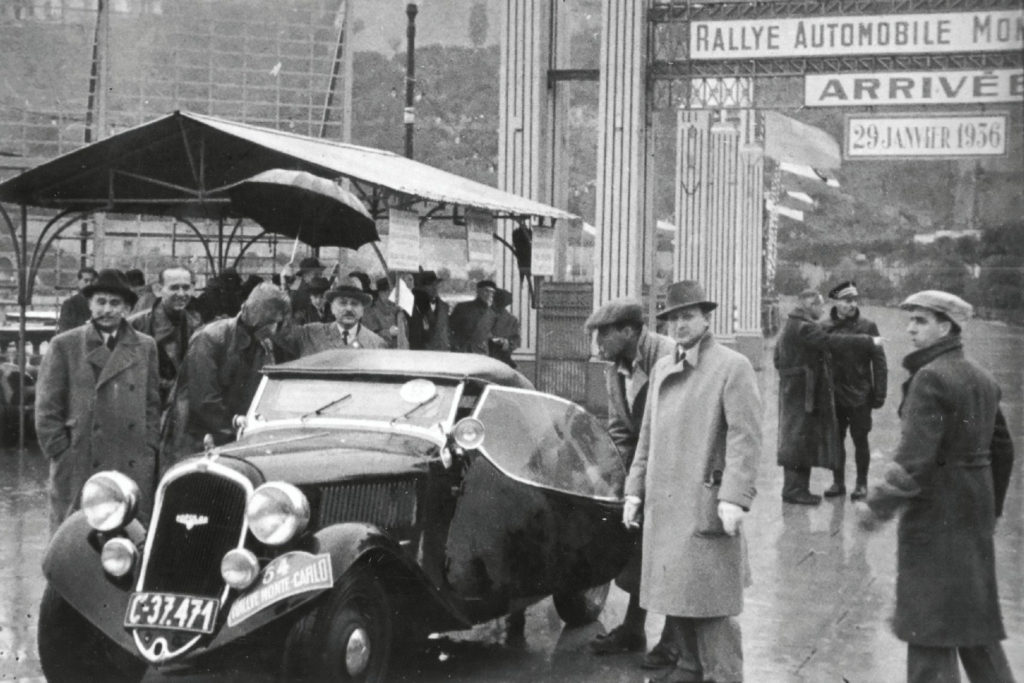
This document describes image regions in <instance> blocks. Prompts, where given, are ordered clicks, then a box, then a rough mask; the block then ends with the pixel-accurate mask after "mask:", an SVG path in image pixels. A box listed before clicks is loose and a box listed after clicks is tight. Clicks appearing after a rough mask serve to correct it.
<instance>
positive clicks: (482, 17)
mask: <svg viewBox="0 0 1024 683" xmlns="http://www.w3.org/2000/svg"><path fill="white" fill-rule="evenodd" d="M487 29H488V22H487V5H486V3H483V2H474V3H473V6H472V7H470V8H469V41H470V42H471V43H473V45H475V46H476V47H483V44H484V43H486V42H487Z"/></svg>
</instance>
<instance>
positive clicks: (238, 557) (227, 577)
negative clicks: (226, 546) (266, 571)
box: [220, 548, 260, 590]
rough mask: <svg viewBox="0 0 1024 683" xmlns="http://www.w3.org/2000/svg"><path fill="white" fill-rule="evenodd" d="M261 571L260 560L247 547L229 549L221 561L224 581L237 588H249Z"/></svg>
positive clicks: (221, 572) (221, 573)
mask: <svg viewBox="0 0 1024 683" xmlns="http://www.w3.org/2000/svg"><path fill="white" fill-rule="evenodd" d="M259 573H260V563H259V561H258V560H257V559H256V556H255V555H253V554H252V552H250V551H248V550H246V549H245V548H235V549H234V550H229V551H228V552H227V554H225V555H224V559H222V560H221V561H220V575H221V578H223V579H224V583H226V584H227V585H229V586H231V587H232V588H234V589H236V590H242V589H243V588H248V587H249V586H250V585H252V582H253V581H255V580H256V577H257V576H259Z"/></svg>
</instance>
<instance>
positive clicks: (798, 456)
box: [775, 289, 881, 505]
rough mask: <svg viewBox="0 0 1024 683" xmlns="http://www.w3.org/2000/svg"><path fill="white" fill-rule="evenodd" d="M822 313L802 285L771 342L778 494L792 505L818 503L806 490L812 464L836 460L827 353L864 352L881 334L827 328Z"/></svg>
mask: <svg viewBox="0 0 1024 683" xmlns="http://www.w3.org/2000/svg"><path fill="white" fill-rule="evenodd" d="M823 313H824V299H823V298H822V296H821V294H819V293H818V292H817V291H815V290H813V289H808V290H805V291H804V292H802V293H801V294H800V299H799V304H798V305H797V307H796V308H795V309H793V310H792V311H791V312H790V313H789V316H788V317H787V318H786V322H785V324H784V325H783V326H782V331H781V332H780V333H779V338H778V340H777V341H776V342H775V368H776V369H777V370H778V372H779V448H778V464H779V465H780V466H781V467H782V468H783V484H782V500H783V501H784V502H786V503H792V504H795V505H818V504H819V503H821V496H819V495H816V494H813V493H811V491H810V482H811V468H812V467H823V468H825V469H828V470H832V471H835V470H836V469H837V467H838V466H839V427H838V426H837V422H836V409H835V395H834V394H835V387H834V382H833V379H832V356H831V354H832V353H833V352H835V351H837V350H849V351H851V352H855V353H863V354H868V353H871V350H872V348H873V347H874V346H875V345H876V344H877V345H881V337H871V336H869V335H866V334H835V335H830V334H828V333H826V332H825V330H824V328H823V327H822V326H821V325H820V324H819V323H818V319H819V318H821V316H822V314H823Z"/></svg>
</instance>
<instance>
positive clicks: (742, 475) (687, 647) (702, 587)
mask: <svg viewBox="0 0 1024 683" xmlns="http://www.w3.org/2000/svg"><path fill="white" fill-rule="evenodd" d="M717 305H718V304H716V303H715V302H713V301H710V300H709V299H708V298H707V296H706V295H705V293H704V288H703V287H702V286H701V285H700V283H698V282H695V281H692V280H684V281H682V282H676V283H675V284H673V285H671V286H669V288H668V296H667V302H666V307H665V310H664V311H662V312H661V313H659V314H658V318H659V319H664V320H666V321H667V322H668V330H669V335H670V336H671V337H674V339H675V341H676V344H677V348H676V351H675V353H673V354H671V355H668V356H664V357H662V358H661V359H660V360H658V361H657V363H655V365H654V368H653V370H652V371H651V378H650V382H649V389H648V391H647V408H646V410H645V411H644V417H643V423H642V425H641V428H640V436H639V439H638V441H637V446H636V456H635V457H634V459H633V464H632V466H631V467H630V470H629V476H628V477H627V478H626V487H625V493H626V503H625V506H624V507H623V522H624V523H625V525H626V526H627V528H638V527H639V526H640V524H641V518H642V523H643V565H642V572H641V579H640V604H641V606H643V607H644V608H645V609H648V610H651V611H654V612H659V613H661V614H664V615H666V617H665V621H666V628H667V629H669V630H670V633H671V634H672V640H673V642H674V645H675V648H676V650H677V651H678V652H680V653H684V654H682V655H681V656H680V657H679V658H678V659H677V660H676V662H675V666H674V667H673V668H672V669H670V670H669V671H668V672H667V673H666V674H665V675H664V676H662V677H660V678H659V679H658V680H661V681H667V682H671V683H677V682H683V681H703V680H714V681H718V682H719V683H727V682H735V681H742V680H743V650H742V643H741V636H740V626H739V622H738V621H737V620H736V618H735V617H736V616H737V615H738V614H739V613H740V612H741V611H742V609H743V589H744V587H745V586H746V585H748V584H749V577H750V568H749V564H748V562H747V551H746V542H745V539H744V536H743V533H742V520H743V517H744V515H746V512H747V511H748V510H749V509H750V505H751V503H752V502H753V500H754V496H755V495H756V491H755V489H754V482H755V480H756V478H757V465H758V459H759V458H760V455H761V399H760V395H759V393H758V388H757V377H756V375H755V374H754V368H753V366H751V364H750V361H748V360H747V359H746V357H745V356H743V355H742V354H740V353H737V352H736V351H733V350H732V349H728V348H726V347H724V346H722V345H721V344H719V343H718V342H717V341H716V340H715V338H714V335H713V334H712V333H711V332H710V329H709V328H710V325H711V322H710V316H711V312H712V311H713V310H714V309H715V308H716V307H717Z"/></svg>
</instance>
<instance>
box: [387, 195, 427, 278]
mask: <svg viewBox="0 0 1024 683" xmlns="http://www.w3.org/2000/svg"><path fill="white" fill-rule="evenodd" d="M419 267H420V217H419V216H418V215H416V214H415V213H413V212H412V211H399V210H398V209H391V210H390V211H388V268H390V269H391V270H412V271H415V270H418V269H419Z"/></svg>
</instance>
